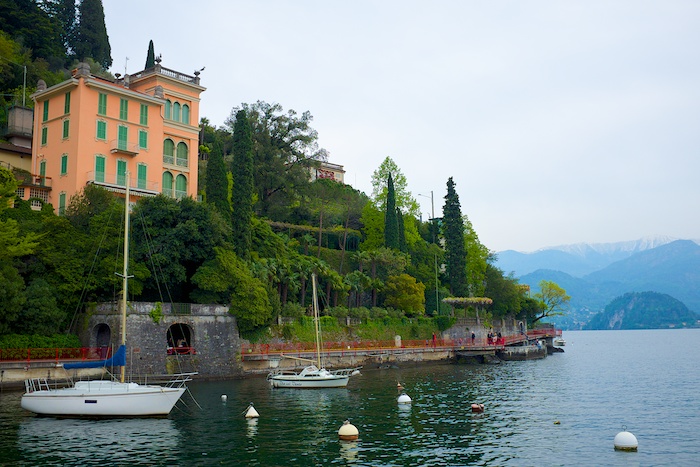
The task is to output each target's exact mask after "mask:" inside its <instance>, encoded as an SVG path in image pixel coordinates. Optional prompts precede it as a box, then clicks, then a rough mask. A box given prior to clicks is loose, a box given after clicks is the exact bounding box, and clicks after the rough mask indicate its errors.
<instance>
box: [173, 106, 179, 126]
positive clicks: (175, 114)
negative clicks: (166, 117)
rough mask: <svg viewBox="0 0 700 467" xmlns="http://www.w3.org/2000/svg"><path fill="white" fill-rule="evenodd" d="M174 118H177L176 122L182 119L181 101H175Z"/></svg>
mask: <svg viewBox="0 0 700 467" xmlns="http://www.w3.org/2000/svg"><path fill="white" fill-rule="evenodd" d="M173 120H175V121H176V122H179V121H180V103H179V102H175V103H174V104H173Z"/></svg>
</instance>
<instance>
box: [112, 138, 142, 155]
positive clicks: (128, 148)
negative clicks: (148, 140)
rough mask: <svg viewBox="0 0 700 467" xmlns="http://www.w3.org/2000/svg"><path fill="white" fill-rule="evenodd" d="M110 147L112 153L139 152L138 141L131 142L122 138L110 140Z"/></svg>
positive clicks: (130, 153)
mask: <svg viewBox="0 0 700 467" xmlns="http://www.w3.org/2000/svg"><path fill="white" fill-rule="evenodd" d="M109 147H110V151H111V152H112V153H119V154H125V155H127V156H135V155H137V154H138V153H139V145H138V143H130V142H128V141H124V140H120V139H113V140H112V141H110V142H109Z"/></svg>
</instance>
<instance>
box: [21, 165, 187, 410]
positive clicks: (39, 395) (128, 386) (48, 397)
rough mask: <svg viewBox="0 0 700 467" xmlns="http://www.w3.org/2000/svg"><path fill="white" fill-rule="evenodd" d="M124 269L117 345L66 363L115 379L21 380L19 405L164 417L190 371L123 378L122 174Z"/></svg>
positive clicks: (125, 287)
mask: <svg viewBox="0 0 700 467" xmlns="http://www.w3.org/2000/svg"><path fill="white" fill-rule="evenodd" d="M124 204H125V206H124V268H123V274H122V275H121V277H122V300H121V346H120V347H119V349H118V350H117V352H115V354H114V356H113V357H112V358H110V359H107V360H102V361H95V362H80V363H72V364H71V363H67V364H64V365H63V368H64V369H66V370H69V369H77V368H99V367H108V366H118V367H120V377H119V381H112V380H97V381H78V382H76V383H75V384H72V385H71V386H69V387H63V388H56V387H52V385H50V384H49V382H48V381H47V380H46V379H32V380H27V381H25V389H26V392H25V393H24V395H23V396H22V401H21V406H22V408H24V409H26V410H28V411H30V412H34V413H36V414H39V415H47V416H54V417H88V418H92V417H94V418H100V417H105V418H115V417H154V416H166V415H168V414H169V413H170V411H171V410H172V409H173V407H174V406H175V404H176V403H177V401H178V400H180V397H182V395H183V394H184V392H185V391H186V390H187V387H186V383H187V382H188V381H190V379H191V378H190V376H191V375H192V373H186V374H178V375H173V377H172V379H171V380H170V381H169V382H168V383H167V384H165V385H163V386H160V385H147V384H146V385H142V384H137V383H134V382H126V381H125V367H126V299H127V291H128V284H129V275H128V269H129V176H128V173H127V174H126V193H125V202H124Z"/></svg>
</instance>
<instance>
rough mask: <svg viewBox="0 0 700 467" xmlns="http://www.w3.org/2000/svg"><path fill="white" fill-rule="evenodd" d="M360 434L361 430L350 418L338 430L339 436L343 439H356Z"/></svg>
mask: <svg viewBox="0 0 700 467" xmlns="http://www.w3.org/2000/svg"><path fill="white" fill-rule="evenodd" d="M359 436H360V432H359V431H357V427H356V426H355V425H353V424H352V423H350V420H345V421H344V422H343V426H341V427H340V429H339V430H338V438H340V439H342V440H343V441H354V440H356V439H357V438H358V437H359Z"/></svg>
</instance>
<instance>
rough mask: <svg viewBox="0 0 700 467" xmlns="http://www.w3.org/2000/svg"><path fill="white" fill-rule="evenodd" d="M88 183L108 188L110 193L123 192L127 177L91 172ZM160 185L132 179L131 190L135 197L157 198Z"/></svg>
mask: <svg viewBox="0 0 700 467" xmlns="http://www.w3.org/2000/svg"><path fill="white" fill-rule="evenodd" d="M87 178H88V183H93V184H95V185H99V186H101V187H103V188H106V189H108V190H110V191H118V192H123V191H124V190H125V188H126V176H125V175H123V174H117V173H114V172H96V171H90V172H88V173H87ZM159 187H160V185H159V184H158V183H157V182H154V181H152V180H143V179H141V180H139V179H133V178H131V179H130V180H129V189H130V190H132V191H133V192H134V194H135V195H139V194H140V195H151V196H155V195H157V194H158V193H159V191H158V189H159Z"/></svg>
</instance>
